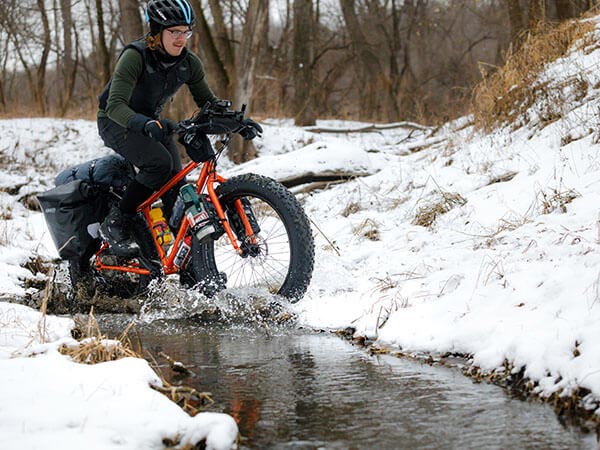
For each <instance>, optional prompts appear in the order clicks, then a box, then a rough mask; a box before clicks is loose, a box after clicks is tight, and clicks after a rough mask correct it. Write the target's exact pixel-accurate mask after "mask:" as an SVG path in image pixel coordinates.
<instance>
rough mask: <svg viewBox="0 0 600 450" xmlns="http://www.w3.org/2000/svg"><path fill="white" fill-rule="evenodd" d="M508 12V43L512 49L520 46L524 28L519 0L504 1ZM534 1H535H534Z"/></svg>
mask: <svg viewBox="0 0 600 450" xmlns="http://www.w3.org/2000/svg"><path fill="white" fill-rule="evenodd" d="M504 1H505V3H506V8H507V10H508V22H509V24H510V43H511V44H512V46H513V47H514V48H518V47H519V46H520V45H521V41H522V38H523V33H524V31H525V26H524V24H523V11H522V10H521V5H519V0H504ZM534 1H535V0H534Z"/></svg>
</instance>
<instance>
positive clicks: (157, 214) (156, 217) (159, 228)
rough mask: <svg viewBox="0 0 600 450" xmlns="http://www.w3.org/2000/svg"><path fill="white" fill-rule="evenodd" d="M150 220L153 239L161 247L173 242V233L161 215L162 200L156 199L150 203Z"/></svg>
mask: <svg viewBox="0 0 600 450" xmlns="http://www.w3.org/2000/svg"><path fill="white" fill-rule="evenodd" d="M150 221H151V223H152V233H153V234H154V239H156V242H158V243H159V244H160V245H161V246H162V247H166V246H169V245H170V244H171V243H172V242H173V233H171V229H170V228H169V225H167V221H166V220H165V217H164V215H163V211H162V202H160V201H158V202H155V203H153V204H152V208H151V209H150Z"/></svg>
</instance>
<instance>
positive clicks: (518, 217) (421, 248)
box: [0, 30, 600, 449]
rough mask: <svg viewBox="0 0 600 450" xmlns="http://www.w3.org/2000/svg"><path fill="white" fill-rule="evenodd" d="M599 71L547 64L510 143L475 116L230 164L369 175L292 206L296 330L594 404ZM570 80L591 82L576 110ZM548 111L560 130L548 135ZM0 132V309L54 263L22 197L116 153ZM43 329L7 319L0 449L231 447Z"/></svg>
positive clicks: (218, 428) (286, 145)
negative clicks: (345, 338)
mask: <svg viewBox="0 0 600 450" xmlns="http://www.w3.org/2000/svg"><path fill="white" fill-rule="evenodd" d="M596 35H597V36H596V39H594V40H597V39H598V38H599V37H600V32H599V31H598V30H596ZM599 61H600V49H598V48H595V47H593V46H592V47H589V48H585V49H579V50H577V51H573V52H571V53H569V54H568V55H566V56H565V57H563V58H561V59H559V60H557V61H556V62H554V63H552V64H549V65H548V67H547V68H546V71H545V72H544V74H542V75H541V77H540V80H541V81H544V82H549V85H548V86H547V87H546V89H547V90H549V91H550V92H551V93H552V95H553V97H552V96H551V98H550V99H549V100H545V101H544V102H543V103H542V102H540V103H536V104H533V105H532V106H531V108H530V109H529V110H528V111H527V113H526V118H525V119H526V120H525V119H524V120H523V123H525V126H522V127H520V128H517V129H513V128H512V127H511V126H509V125H507V126H506V127H503V128H500V129H497V130H495V131H493V132H491V133H489V134H484V133H482V132H478V131H476V130H474V128H473V127H472V125H470V118H469V117H465V118H462V119H460V120H457V121H455V122H452V123H448V124H446V125H445V126H444V127H442V128H441V129H439V130H435V131H434V130H433V129H428V128H423V129H418V130H415V129H412V128H404V127H399V128H393V129H379V130H377V132H372V133H313V132H310V131H308V130H306V129H301V128H297V127H294V126H293V124H292V122H291V121H290V120H281V119H271V120H267V121H265V122H264V128H265V133H264V137H263V139H261V140H260V141H257V146H258V149H259V152H260V157H259V158H258V159H256V160H254V161H250V162H248V163H246V164H243V165H240V166H235V167H234V166H231V165H230V164H229V165H228V164H223V168H224V170H225V175H226V176H230V175H234V174H238V173H244V172H256V173H261V174H265V175H268V176H271V177H273V178H276V179H280V180H281V179H285V178H288V177H291V176H294V175H298V174H303V173H311V172H312V173H321V172H335V171H349V172H355V173H359V174H361V175H364V176H361V177H358V178H355V179H352V180H351V181H348V182H346V183H343V184H338V185H335V186H331V187H329V188H328V189H325V190H319V191H312V192H309V193H299V194H298V198H299V199H300V200H301V202H302V204H303V205H304V207H305V210H306V212H307V214H308V215H309V217H310V218H311V220H312V221H313V222H314V223H315V224H316V226H318V229H317V227H316V226H315V228H314V230H313V231H314V236H315V242H316V267H315V271H314V276H313V280H312V283H311V285H310V287H309V290H308V293H307V294H306V296H305V297H304V298H303V299H302V300H301V301H300V302H298V303H297V304H295V305H291V306H290V308H291V309H292V310H293V311H294V312H295V313H296V314H297V315H298V317H299V320H300V322H301V324H303V325H306V326H309V327H313V328H324V329H336V328H346V327H353V328H355V330H356V335H361V336H366V337H369V338H370V339H373V340H374V341H375V343H376V344H377V345H380V346H389V347H391V348H401V349H403V350H406V351H411V352H425V353H434V354H441V353H444V352H458V353H462V354H466V355H470V357H471V362H472V364H473V365H475V366H477V367H479V368H481V369H483V370H485V371H493V370H496V369H498V370H500V369H502V367H503V366H504V364H505V363H508V364H510V365H512V366H514V370H520V369H524V373H525V376H526V377H528V378H529V379H531V380H532V381H534V382H536V383H537V387H536V389H537V391H538V392H539V393H540V394H541V395H544V396H548V395H551V394H552V393H555V392H558V391H559V390H561V391H562V392H563V393H565V394H568V393H569V392H571V391H572V390H573V389H576V388H577V387H584V388H586V389H589V390H590V392H591V395H592V396H593V397H594V398H596V399H600V327H598V323H599V322H600V211H599V206H598V205H600V157H599V156H598V155H600V144H599V140H600V134H599V132H598V131H597V130H598V124H599V120H598V117H597V112H598V110H599V107H600V90H599V89H598V86H600V71H599V70H597V66H598V63H599ZM570 80H578V82H580V81H581V80H583V81H585V83H586V84H587V90H586V91H585V94H584V95H583V96H581V95H579V94H577V92H575V91H576V89H574V84H573V83H571V82H570ZM547 108H555V112H556V111H558V112H560V114H559V117H560V119H558V120H556V121H554V122H552V123H549V124H548V123H542V121H541V117H542V115H543V114H542V113H543V111H544V110H545V109H547ZM318 125H319V126H323V127H329V128H335V127H338V128H357V127H361V126H363V125H367V124H361V123H358V122H344V121H320V122H319V123H318ZM0 136H2V140H1V141H0V155H2V160H3V161H8V165H7V166H5V167H4V168H3V169H2V172H0V188H2V189H1V190H2V192H0V204H2V211H3V215H2V218H1V219H2V220H0V246H1V248H2V251H1V252H0V295H2V296H3V297H9V296H13V295H17V296H22V295H25V294H26V292H27V288H26V286H25V280H28V279H32V278H35V277H36V275H33V274H32V273H31V272H30V271H29V270H27V269H25V268H23V267H22V266H23V265H24V264H25V263H26V262H27V260H28V259H29V258H30V257H31V256H32V255H33V256H35V255H39V256H40V257H42V258H46V259H51V258H56V257H57V254H56V250H55V249H54V247H53V244H52V242H51V239H50V237H49V235H48V232H47V230H46V229H45V226H44V222H43V218H42V216H41V214H40V213H35V212H31V211H29V210H27V209H26V208H24V207H23V206H22V204H21V203H19V202H18V200H20V199H21V198H22V197H23V196H24V195H26V194H27V193H29V192H36V191H39V190H44V189H46V188H47V187H48V186H50V185H52V180H53V177H54V175H56V173H58V171H59V170H61V169H63V168H65V167H69V166H71V165H74V164H77V163H79V162H82V161H85V160H87V159H91V158H93V157H97V156H99V155H103V154H108V153H109V150H108V149H106V148H105V147H103V146H102V144H101V143H100V140H99V138H98V137H97V132H96V127H95V123H94V122H88V121H83V120H78V121H69V120H58V119H15V120H3V121H0ZM15 190H16V193H15V192H13V191H15ZM450 194H452V195H456V196H460V197H456V198H462V199H464V201H463V202H461V203H458V204H455V205H453V207H452V208H451V209H450V210H449V211H448V212H446V213H444V214H441V215H439V216H437V218H436V219H435V221H434V222H433V223H432V224H431V226H430V227H424V226H419V225H417V224H416V223H415V222H416V217H417V214H418V213H419V211H420V210H422V208H426V207H428V206H431V205H433V204H435V203H437V202H440V201H443V200H444V199H446V198H448V195H450ZM369 232H370V233H369ZM369 236H370V237H371V238H370V237H369ZM40 320H41V319H40V315H39V313H38V312H35V311H32V310H28V309H27V308H25V307H20V306H18V305H13V304H7V303H0V325H2V326H1V327H0V365H1V366H2V367H0V390H1V392H0V395H1V396H2V398H3V399H8V400H5V401H3V403H2V406H0V447H2V448H13V447H17V446H21V447H22V446H23V442H26V443H27V447H28V448H37V446H39V447H41V446H42V445H44V444H47V443H48V442H50V441H55V440H56V441H58V440H60V442H61V447H62V448H80V447H82V446H83V445H82V444H83V443H84V440H85V444H84V445H85V446H86V448H89V447H90V446H92V445H97V447H98V448H103V449H106V448H119V449H126V448H154V447H157V446H160V442H161V439H162V437H164V436H165V435H169V436H174V435H175V434H177V433H179V434H180V435H181V436H184V437H185V438H186V439H189V442H195V441H197V440H198V439H200V438H201V437H204V436H206V434H208V438H209V439H208V442H209V448H228V446H230V445H231V443H232V440H233V439H234V438H235V434H236V432H237V429H236V427H235V423H234V422H232V419H231V418H230V417H229V416H224V415H214V414H208V413H202V414H200V415H198V416H196V417H195V418H190V417H188V416H187V415H186V414H185V413H184V412H183V411H181V410H179V408H178V407H176V406H175V405H174V404H172V403H170V402H169V401H168V400H167V399H166V398H165V397H163V396H161V395H160V394H158V393H157V392H156V391H154V390H152V389H151V388H149V387H148V385H149V384H153V383H157V382H158V381H157V379H156V376H155V375H154V374H153V372H152V371H151V370H150V368H149V367H148V365H147V364H146V363H145V362H144V361H143V360H136V359H132V358H127V359H123V360H119V361H114V362H111V363H103V364H98V365H95V366H83V365H80V364H76V363H74V362H72V361H70V360H68V358H67V357H66V356H63V355H60V354H59V353H58V352H57V350H56V349H57V347H58V345H59V343H61V342H64V341H65V340H68V339H70V337H69V330H70V327H71V326H72V322H71V321H70V320H69V319H67V318H56V317H51V316H48V317H46V334H45V338H44V341H45V342H48V343H49V344H46V346H45V347H43V351H40V352H38V353H36V352H35V351H34V350H32V349H35V348H37V347H36V345H39V344H40V343H41V338H40V336H39V332H38V323H39V322H40ZM32 354H35V356H34V357H30V355H32ZM57 404H60V405H61V407H60V408H56V405H57ZM598 413H600V411H599V412H598ZM211 442H212V443H211ZM211 446H212V447H211Z"/></svg>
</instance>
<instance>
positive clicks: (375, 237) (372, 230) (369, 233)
mask: <svg viewBox="0 0 600 450" xmlns="http://www.w3.org/2000/svg"><path fill="white" fill-rule="evenodd" d="M354 234H356V235H358V234H360V235H362V236H364V237H366V238H367V239H369V240H370V241H379V240H380V238H381V237H380V235H379V226H378V225H377V222H375V221H374V220H372V219H365V220H364V221H363V223H361V224H360V225H359V226H358V227H356V228H355V229H354Z"/></svg>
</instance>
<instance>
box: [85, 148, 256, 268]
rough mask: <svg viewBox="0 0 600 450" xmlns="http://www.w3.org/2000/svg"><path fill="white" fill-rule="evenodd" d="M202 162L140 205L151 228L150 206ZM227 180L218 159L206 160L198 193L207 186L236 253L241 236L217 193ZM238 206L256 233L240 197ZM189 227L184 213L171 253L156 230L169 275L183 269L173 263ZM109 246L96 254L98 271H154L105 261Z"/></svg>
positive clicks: (190, 166)
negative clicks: (217, 186) (235, 229)
mask: <svg viewBox="0 0 600 450" xmlns="http://www.w3.org/2000/svg"><path fill="white" fill-rule="evenodd" d="M198 165H199V164H198V163H197V162H194V161H192V162H190V163H189V164H188V165H186V166H185V167H184V168H183V169H182V170H181V171H180V172H179V173H178V174H177V175H175V176H174V177H173V178H171V179H170V180H169V181H168V182H167V183H166V184H165V185H164V186H163V187H162V188H161V189H160V190H158V191H156V192H155V193H154V194H152V195H151V196H150V197H149V198H148V199H147V200H146V201H144V202H143V203H142V204H141V205H140V206H138V208H137V212H138V213H139V212H141V213H143V215H144V218H145V220H146V223H147V224H148V226H149V228H150V229H151V225H150V224H151V223H152V221H151V218H150V209H151V208H152V204H153V203H154V202H155V201H156V200H158V199H159V198H160V197H162V196H163V195H164V194H165V192H167V191H168V190H169V189H171V188H173V187H174V186H175V185H176V184H177V183H179V182H180V181H181V180H183V179H185V177H186V176H187V175H188V174H189V173H190V172H191V171H192V170H194V169H195V168H196V167H198ZM225 181H227V179H226V178H223V177H222V176H220V175H219V174H218V173H217V172H216V169H215V163H214V161H212V160H209V161H207V162H205V163H203V165H202V169H201V170H200V175H199V176H198V179H197V181H196V193H197V194H198V195H202V192H203V190H204V187H206V192H207V194H208V197H209V198H210V201H211V202H212V204H213V205H214V207H215V210H216V212H217V216H218V218H219V220H220V221H221V223H222V225H223V228H224V229H225V233H226V234H227V236H228V238H229V241H230V243H231V245H232V247H233V249H234V250H235V251H236V252H238V253H240V252H241V250H240V247H239V245H238V242H237V238H236V236H235V234H234V232H233V230H232V229H231V226H230V225H229V221H228V220H227V217H226V215H225V211H224V210H223V207H222V205H221V203H220V201H219V198H218V196H217V193H216V192H215V182H216V183H224V182H225ZM235 209H236V212H237V213H238V215H239V216H240V218H241V219H242V223H243V224H244V229H245V231H246V235H247V236H252V235H253V232H252V227H251V225H250V221H249V220H248V217H247V215H246V213H245V212H244V209H243V206H242V203H241V201H240V200H239V199H237V200H236V201H235ZM189 228H190V223H189V221H188V219H187V217H186V216H185V215H184V216H183V219H182V221H181V226H180V227H179V231H178V232H177V236H176V237H175V240H174V241H173V244H172V245H171V247H170V248H169V249H168V252H165V250H164V249H163V247H162V245H160V243H158V242H157V240H156V236H155V235H154V233H152V237H153V239H154V244H155V247H156V250H157V251H158V255H159V258H160V262H161V265H162V269H163V271H164V273H165V275H170V274H173V273H177V272H178V270H179V269H178V267H177V266H175V265H174V263H173V262H174V260H175V255H176V254H177V251H178V249H179V247H180V245H181V243H182V242H183V239H184V237H185V236H186V234H187V233H188V230H189ZM107 248H108V244H107V243H106V242H104V243H103V244H102V246H101V247H100V249H99V250H98V252H97V253H96V261H95V267H96V270H98V271H101V270H116V271H119V272H130V273H136V274H139V275H149V274H150V271H149V270H148V269H146V268H144V267H140V265H139V263H136V262H133V261H132V262H128V263H127V264H126V265H119V266H115V265H108V264H105V263H104V262H103V261H102V253H103V252H104V251H105V250H106V249H107Z"/></svg>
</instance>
